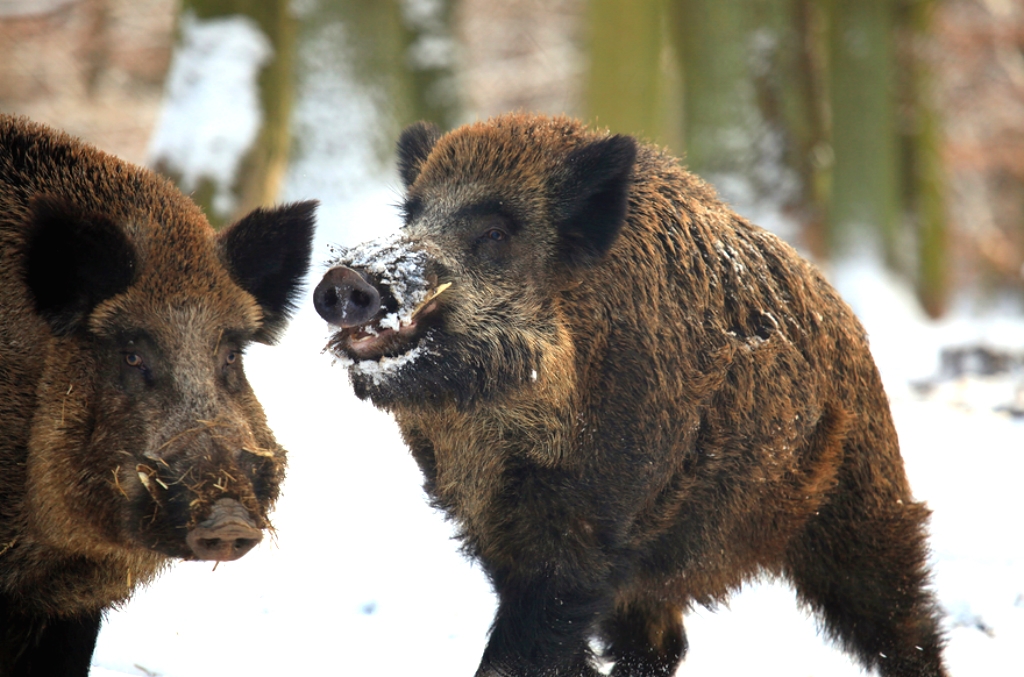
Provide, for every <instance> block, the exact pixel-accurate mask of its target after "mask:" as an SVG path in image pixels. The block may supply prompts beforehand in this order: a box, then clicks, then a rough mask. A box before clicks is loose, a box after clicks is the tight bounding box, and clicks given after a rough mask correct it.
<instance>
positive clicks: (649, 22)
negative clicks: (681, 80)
mask: <svg viewBox="0 0 1024 677" xmlns="http://www.w3.org/2000/svg"><path fill="white" fill-rule="evenodd" d="M671 1H672V0H669V2H670V3H671ZM663 14H664V1H663V0H638V1H631V0H591V1H590V3H589V4H588V16H587V21H588V25H589V29H590V33H589V54H590V70H589V74H588V76H587V87H586V99H587V100H586V104H587V105H586V111H587V116H588V117H589V118H590V119H591V121H592V122H593V123H594V124H596V125H598V126H600V127H608V128H609V129H611V130H612V131H615V132H619V133H624V134H635V135H638V136H640V137H642V138H644V139H646V140H648V141H653V142H656V143H660V144H669V145H671V144H672V143H673V142H676V143H678V135H677V134H673V128H675V127H676V125H669V124H668V120H667V119H666V118H667V115H666V114H665V113H666V112H667V107H668V106H671V103H672V102H671V100H670V97H671V92H670V89H671V83H672V79H671V76H669V75H666V73H665V72H664V71H665V67H666V66H667V64H666V63H665V60H664V59H663V54H664V50H665V49H666V47H667V44H666V40H665V39H664V35H663V30H664V21H663ZM676 150H679V149H678V148H677V149H676Z"/></svg>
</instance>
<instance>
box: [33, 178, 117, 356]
mask: <svg viewBox="0 0 1024 677" xmlns="http://www.w3.org/2000/svg"><path fill="white" fill-rule="evenodd" d="M30 210H31V217H30V226H29V230H28V237H27V239H26V249H25V283H26V285H27V286H28V288H29V291H30V292H31V293H32V296H33V297H34V299H35V305H36V310H37V311H38V312H39V314H40V315H42V317H43V318H44V319H45V320H46V321H47V322H48V323H49V325H50V329H51V331H53V333H54V334H55V335H57V336H66V335H68V334H70V333H72V332H74V331H75V330H76V329H78V328H79V327H80V326H81V323H82V320H84V319H85V317H86V316H87V315H88V314H89V313H90V312H91V311H92V309H93V308H95V307H96V305H97V304H99V303H100V302H101V301H104V300H106V299H108V298H110V297H111V296H114V295H116V294H120V293H121V292H123V291H125V290H126V289H127V288H128V287H129V286H130V285H131V283H132V280H133V279H134V277H135V248H134V247H133V246H132V244H131V242H129V241H128V238H127V236H126V235H125V234H124V231H123V230H122V229H121V228H120V227H119V226H118V225H117V224H116V223H114V222H113V221H112V220H111V219H110V218H109V217H108V216H106V215H103V214H97V213H88V212H84V213H83V212H82V211H81V210H78V209H76V208H75V207H74V206H73V205H71V204H69V203H67V202H65V201H64V200H61V199H59V198H55V197H49V196H47V197H38V198H35V199H34V200H33V201H32V204H31V207H30Z"/></svg>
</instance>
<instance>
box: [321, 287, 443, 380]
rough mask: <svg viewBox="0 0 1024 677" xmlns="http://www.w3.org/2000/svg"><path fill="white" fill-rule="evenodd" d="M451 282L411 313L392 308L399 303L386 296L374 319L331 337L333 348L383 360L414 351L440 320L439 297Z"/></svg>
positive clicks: (357, 357) (359, 357)
mask: <svg viewBox="0 0 1024 677" xmlns="http://www.w3.org/2000/svg"><path fill="white" fill-rule="evenodd" d="M449 286H451V283H446V284H443V285H440V286H438V287H437V289H435V290H434V291H433V292H432V293H430V294H428V295H427V296H426V298H425V299H424V300H423V301H421V302H420V303H419V305H418V306H416V308H415V309H413V311H412V312H411V313H402V314H400V313H398V312H395V311H391V312H388V309H389V308H394V307H397V305H398V304H397V303H396V302H394V300H393V298H387V299H385V301H384V302H383V303H382V304H381V305H382V309H381V312H380V313H378V314H377V315H376V316H375V317H374V318H373V319H372V320H370V321H369V322H367V323H365V324H361V325H358V326H355V327H345V328H343V329H341V330H340V331H339V332H337V333H336V334H335V335H334V336H333V337H332V338H331V342H330V346H329V347H330V349H331V350H332V351H333V352H335V353H336V354H337V353H341V354H344V355H347V356H348V357H349V358H350V359H352V360H355V361H357V362H359V361H366V360H373V361H379V360H381V359H382V358H385V357H399V356H401V355H405V354H408V353H410V352H411V351H412V350H414V349H415V348H416V347H417V346H418V345H419V343H420V340H421V339H422V338H423V336H424V335H425V334H426V332H427V329H429V328H430V327H431V326H432V325H434V324H436V316H437V311H438V309H439V305H438V301H437V297H438V296H439V295H440V294H441V293H442V292H444V291H445V290H446V289H447V288H448V287H449Z"/></svg>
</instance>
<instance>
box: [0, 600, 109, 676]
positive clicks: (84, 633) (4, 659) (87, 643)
mask: <svg viewBox="0 0 1024 677" xmlns="http://www.w3.org/2000/svg"><path fill="white" fill-rule="evenodd" d="M7 620H8V621H9V622H10V626H11V627H10V628H7V632H8V634H7V636H6V637H3V638H0V645H2V646H0V674H2V675H4V677H87V676H88V674H89V664H90V662H91V660H92V653H93V649H94V648H95V646H96V638H97V636H98V635H99V632H100V622H101V614H100V612H99V611H96V612H93V613H85V614H81V615H79V616H72V617H70V618H42V617H38V616H28V617H26V616H22V615H20V614H17V613H14V614H11V615H10V616H9V617H8V619H7ZM19 629H20V630H21V632H18V630H19ZM11 630H14V632H13V633H12V632H11Z"/></svg>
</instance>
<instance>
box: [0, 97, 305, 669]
mask: <svg viewBox="0 0 1024 677" xmlns="http://www.w3.org/2000/svg"><path fill="white" fill-rule="evenodd" d="M314 210H315V203H313V202H303V203H297V204H292V205H288V206H282V207H278V208H275V209H257V210H256V211H254V212H252V213H251V214H249V215H248V216H246V217H245V218H243V219H241V220H240V221H238V222H237V223H235V224H234V225H232V226H230V227H229V228H227V229H225V230H224V231H223V232H221V233H219V234H217V233H215V232H214V231H213V229H212V228H211V227H210V226H209V224H208V222H207V220H206V218H205V217H204V216H203V214H202V212H201V211H200V210H199V209H198V208H197V207H196V205H195V204H194V203H193V202H192V201H190V200H189V199H188V198H187V197H185V196H184V195H182V194H181V193H180V192H179V191H178V190H177V189H175V188H174V187H173V185H172V184H171V183H170V182H169V181H167V180H165V179H162V178H160V177H159V176H157V175H155V174H153V173H151V172H149V171H147V170H144V169H141V168H137V167H134V166H131V165H129V164H127V163H125V162H122V161H120V160H118V159H116V158H114V157H112V156H109V155H106V154H104V153H102V152H101V151H99V150H97V149H95V148H92V147H89V146H87V145H85V144H83V143H81V142H79V141H77V140H75V139H73V138H71V137H69V136H67V135H66V134H63V133H62V132H59V131H56V130H53V129H49V128H47V127H44V126H41V125H38V124H34V123H32V122H30V121H28V120H26V119H24V118H17V117H10V116H0V307H2V308H3V315H2V316H0V426H2V435H0V675H5V676H6V675H47V676H49V677H53V676H55V675H86V674H87V673H88V671H89V662H90V658H91V655H92V651H93V648H94V645H95V642H96V636H97V633H98V631H99V626H100V620H101V613H102V611H103V610H104V609H107V608H110V607H111V606H112V605H114V604H117V603H118V602H121V601H123V600H125V599H127V598H128V597H129V596H130V595H131V593H132V591H133V589H135V588H136V587H137V586H138V585H139V584H142V583H145V582H147V581H150V580H151V579H152V578H153V577H154V576H155V575H156V574H157V573H158V572H159V571H160V570H161V569H162V568H163V567H164V566H165V565H166V564H167V563H168V561H169V560H170V558H181V559H204V560H218V561H224V560H232V559H236V558H238V557H241V556H242V555H244V554H245V553H246V552H247V551H248V550H250V549H251V548H252V547H253V546H254V545H256V543H258V542H259V541H260V539H261V538H262V532H263V530H264V529H267V528H269V526H270V524H269V521H268V518H267V515H268V512H269V511H270V510H271V509H272V507H273V505H274V501H275V500H276V498H277V495H278V487H279V485H280V483H281V480H282V478H283V476H284V469H285V451H284V449H282V448H281V446H280V445H279V444H278V443H277V442H276V441H275V439H274V436H273V434H272V433H271V431H270V430H269V429H268V427H267V423H266V420H265V417H264V414H263V410H262V409H261V407H260V404H259V402H258V401H257V400H256V398H255V396H254V395H253V392H252V390H251V388H250V387H249V384H248V382H247V381H246V378H245V373H244V372H243V369H242V354H243V352H244V351H245V348H246V346H247V345H249V344H250V343H251V342H253V341H259V342H263V343H273V342H274V340H275V339H276V338H277V337H278V336H279V335H280V334H281V332H282V331H283V329H284V327H285V325H286V322H287V319H288V317H289V315H290V313H291V312H292V310H293V308H294V302H295V300H296V298H297V295H299V294H301V293H302V281H303V278H304V276H305V274H306V271H307V269H308V265H309V257H310V252H311V246H312V235H313V229H314Z"/></svg>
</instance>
